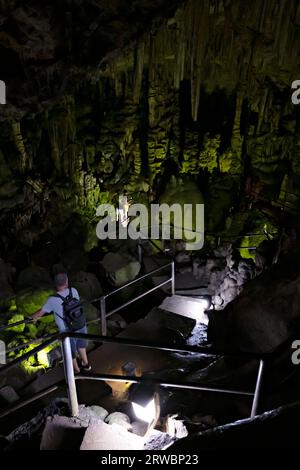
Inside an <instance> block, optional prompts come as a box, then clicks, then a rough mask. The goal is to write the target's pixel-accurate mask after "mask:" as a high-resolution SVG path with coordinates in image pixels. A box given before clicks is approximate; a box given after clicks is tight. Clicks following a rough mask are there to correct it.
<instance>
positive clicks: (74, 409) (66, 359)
mask: <svg viewBox="0 0 300 470" xmlns="http://www.w3.org/2000/svg"><path fill="white" fill-rule="evenodd" d="M70 338H78V339H80V338H84V339H85V340H87V341H93V342H100V343H115V344H121V345H127V346H136V347H142V348H151V349H158V350H162V351H169V352H177V353H178V352H192V353H200V354H203V355H206V356H216V355H224V353H222V352H220V351H217V350H215V349H213V348H211V347H210V348H209V349H208V348H205V347H198V346H185V347H180V348H175V347H171V346H166V345H162V344H155V343H143V342H141V341H137V340H130V339H123V338H115V337H108V336H99V335H90V334H82V333H71V332H64V333H59V334H55V335H53V337H52V338H51V339H49V340H48V341H45V342H44V343H42V344H40V345H39V346H37V347H36V348H34V349H32V350H31V351H28V352H27V353H25V354H24V355H22V356H20V357H18V358H16V359H14V360H13V361H11V362H10V363H9V364H6V365H4V366H2V367H1V368H0V373H1V372H5V371H7V370H9V369H11V368H12V367H14V366H15V365H17V364H19V363H21V362H23V361H24V360H26V359H28V358H29V357H31V356H33V355H34V354H36V353H37V352H39V351H41V350H43V349H44V348H46V347H47V346H49V345H50V344H52V343H53V342H55V341H57V340H60V342H61V348H62V355H63V363H64V373H65V380H66V384H67V388H68V395H69V406H70V410H71V413H72V416H77V415H78V413H79V406H78V399H77V390H76V380H77V379H86V380H102V381H118V382H120V381H122V382H123V381H125V382H130V383H142V382H147V383H148V384H153V385H160V386H162V387H174V388H180V389H190V390H202V391H209V392H216V393H226V394H233V395H244V396H253V397H254V398H253V402H252V408H251V417H253V416H255V415H256V414H257V409H258V405H259V398H260V394H261V384H262V378H263V371H264V361H265V358H266V356H270V354H264V355H262V354H260V355H259V354H253V353H251V354H250V353H232V354H225V355H227V356H239V357H240V356H243V357H245V358H248V359H255V360H257V359H259V368H258V374H257V379H256V385H255V391H254V392H248V391H242V390H236V389H225V388H221V387H218V386H208V385H201V383H189V382H182V383H178V382H173V381H168V382H164V381H163V380H161V379H149V378H143V377H139V378H138V377H125V376H123V375H122V376H119V375H109V374H107V375H100V374H90V375H78V376H76V377H75V375H74V369H73V360H72V354H71V346H70ZM48 390H49V391H48V392H47V393H50V392H51V391H52V388H50V389H48ZM45 394H46V392H45V393H43V392H40V393H38V394H37V395H36V396H35V397H31V399H29V400H25V402H23V404H20V403H18V404H17V405H14V406H13V407H12V409H10V410H4V411H3V412H2V413H0V418H1V417H4V416H7V415H8V414H9V413H11V412H13V411H15V410H16V409H19V408H21V407H22V406H25V405H26V404H28V403H31V402H33V401H34V400H36V399H38V398H40V397H41V396H42V395H45Z"/></svg>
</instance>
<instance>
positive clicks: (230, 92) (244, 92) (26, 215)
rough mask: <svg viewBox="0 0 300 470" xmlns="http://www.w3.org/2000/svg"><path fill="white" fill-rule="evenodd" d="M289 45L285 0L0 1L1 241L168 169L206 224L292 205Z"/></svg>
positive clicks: (296, 173) (294, 71)
mask: <svg viewBox="0 0 300 470" xmlns="http://www.w3.org/2000/svg"><path fill="white" fill-rule="evenodd" d="M299 55H300V3H299V1H297V0H281V1H279V0H254V1H250V0H243V1H242V0H223V1H221V0H218V1H215V0H201V1H200V0H198V1H197V0H187V1H184V2H183V1H179V0H178V1H172V2H171V1H166V0H156V1H146V0H144V1H131V2H128V1H127V2H125V1H122V0H114V1H113V0H110V1H108V0H107V1H97V0H85V1H80V0H74V1H71V0H68V1H67V0H64V1H56V2H53V1H51V2H50V1H44V2H38V1H36V0H32V1H25V2H24V1H23V2H21V1H17V0H15V1H14V0H11V1H5V0H2V1H0V79H1V80H4V81H5V83H6V86H7V104H6V105H4V106H1V109H0V184H1V186H0V220H1V225H2V233H1V243H2V250H4V249H6V250H7V247H8V246H9V244H10V243H11V242H12V241H13V243H14V244H21V245H23V246H29V247H31V246H32V245H33V243H35V241H36V240H38V239H39V238H40V237H45V240H46V239H47V238H51V237H56V236H57V234H58V233H59V232H60V230H61V227H62V226H67V225H68V223H69V221H70V220H69V219H70V217H71V215H72V214H77V215H78V216H79V217H81V218H83V219H84V220H86V221H88V222H87V224H90V221H91V220H93V221H94V219H95V208H96V207H97V205H98V204H99V203H101V202H110V201H112V200H114V198H115V197H116V195H117V194H118V193H120V192H121V191H123V190H124V189H125V190H126V191H127V192H128V194H131V195H133V197H135V198H137V199H138V200H139V201H142V200H145V201H146V200H147V201H148V202H149V200H153V199H155V197H158V196H159V194H160V191H162V190H163V182H162V179H163V178H164V175H166V178H167V177H169V176H170V175H171V174H173V175H176V177H177V178H181V180H185V179H193V181H196V182H197V184H198V185H199V188H200V190H201V191H202V193H203V194H204V199H205V203H206V205H207V209H208V210H207V224H206V226H207V227H208V229H209V230H211V231H220V230H221V231H222V230H225V229H226V227H229V226H231V227H234V228H232V230H233V231H235V232H237V233H239V232H241V231H242V230H243V229H245V228H246V227H248V228H249V217H248V216H249V214H248V215H244V214H245V211H244V212H243V209H244V208H245V207H248V206H249V204H248V206H247V203H245V201H248V202H249V201H250V205H251V202H253V201H254V202H264V201H269V202H272V203H274V204H273V206H274V207H275V208H277V209H278V210H279V212H280V210H281V209H282V207H283V206H282V204H284V208H285V207H288V209H289V210H291V213H293V211H294V210H295V209H297V207H298V206H299V194H300V190H299V183H300V161H299V155H300V127H299V123H300V120H299V108H298V107H297V106H295V105H294V104H293V103H292V101H291V83H292V82H293V81H294V80H297V79H300V57H299ZM274 207H273V208H270V210H269V213H270V214H271V213H272V211H273V212H274V210H275V209H274ZM273 209H274V210H273ZM241 214H242V215H241ZM255 217H256V215H255V214H254V215H252V216H250V219H251V218H252V219H253V220H254V219H255ZM250 225H251V224H250ZM252 225H253V224H252ZM257 225H258V226H263V225H264V221H263V220H259V221H258V222H257ZM252 228H253V227H252ZM254 228H255V227H254ZM92 231H93V232H94V228H93V230H92Z"/></svg>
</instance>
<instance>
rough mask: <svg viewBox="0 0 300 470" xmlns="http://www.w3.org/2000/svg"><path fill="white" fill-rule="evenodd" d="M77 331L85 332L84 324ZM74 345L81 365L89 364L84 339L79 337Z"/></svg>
mask: <svg viewBox="0 0 300 470" xmlns="http://www.w3.org/2000/svg"><path fill="white" fill-rule="evenodd" d="M78 332H79V333H83V334H87V328H86V326H85V327H84V328H81V329H80V330H79V331H78ZM76 347H77V351H78V353H79V356H80V359H81V364H82V365H83V367H85V366H88V365H89V360H88V358H87V354H86V347H87V342H86V340H85V339H81V338H80V339H78V340H77V344H76Z"/></svg>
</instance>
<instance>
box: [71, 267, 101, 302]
mask: <svg viewBox="0 0 300 470" xmlns="http://www.w3.org/2000/svg"><path fill="white" fill-rule="evenodd" d="M70 283H71V285H72V287H75V288H76V289H77V290H78V292H79V295H80V297H82V298H84V299H85V300H93V299H96V298H99V297H100V296H101V295H102V292H103V291H102V288H101V285H100V282H99V281H98V279H97V277H96V276H95V274H93V273H89V272H85V271H79V272H77V273H76V274H74V275H71V276H70Z"/></svg>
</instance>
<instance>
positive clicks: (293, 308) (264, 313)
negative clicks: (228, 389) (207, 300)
mask: <svg viewBox="0 0 300 470" xmlns="http://www.w3.org/2000/svg"><path fill="white" fill-rule="evenodd" d="M291 266H293V269H291ZM299 285H300V253H299V252H298V253H294V254H288V255H286V256H282V257H281V258H280V260H279V262H278V264H276V265H272V266H271V267H270V268H269V269H268V270H267V271H264V272H263V273H261V274H260V275H259V276H257V277H256V278H255V279H252V280H251V281H250V282H248V283H247V284H246V286H244V289H243V291H242V293H241V294H240V295H239V296H238V297H237V298H235V299H234V300H233V301H232V302H230V303H229V304H228V305H227V306H226V307H225V309H224V310H222V311H219V312H218V311H211V312H209V337H210V341H213V343H214V344H215V346H216V347H218V348H219V349H221V350H230V349H234V350H240V351H247V352H256V353H264V352H270V351H272V350H273V349H275V348H276V347H277V346H279V345H280V344H281V343H282V342H284V341H285V340H287V339H288V338H289V337H290V336H291V335H292V334H293V331H294V328H295V326H296V325H297V323H299V321H300V312H299V304H300V289H299ZM236 288H237V285H235V284H234V283H233V280H232V283H231V284H230V283H228V285H227V290H228V291H229V294H228V295H229V296H230V295H232V290H233V289H236Z"/></svg>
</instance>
